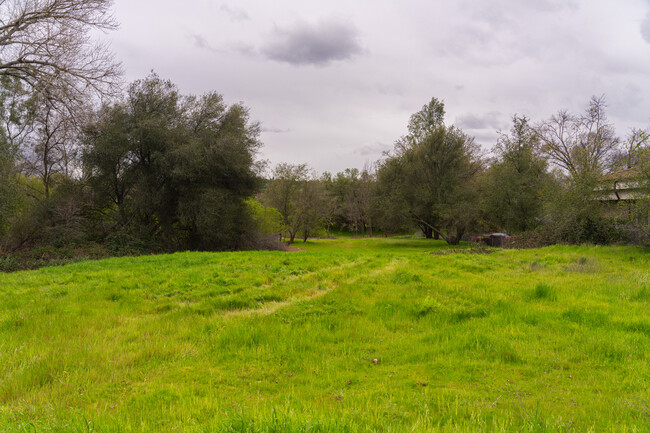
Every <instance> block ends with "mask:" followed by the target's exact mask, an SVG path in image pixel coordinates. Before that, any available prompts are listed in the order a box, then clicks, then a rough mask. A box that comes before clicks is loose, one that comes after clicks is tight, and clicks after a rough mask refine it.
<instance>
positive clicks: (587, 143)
mask: <svg viewBox="0 0 650 433" xmlns="http://www.w3.org/2000/svg"><path fill="white" fill-rule="evenodd" d="M605 108H606V103H605V98H604V97H602V96H601V97H595V96H593V97H592V98H591V101H589V107H587V109H586V110H585V112H584V113H583V114H581V115H574V114H570V113H568V112H567V111H565V110H562V111H559V112H558V113H557V114H555V115H553V116H552V117H551V118H550V119H548V120H546V121H544V122H542V123H540V124H539V125H538V126H537V127H536V128H535V129H536V131H537V133H538V136H539V138H540V140H541V142H542V151H543V152H544V153H545V154H546V156H547V158H548V159H549V161H550V162H551V163H553V164H555V165H557V166H558V167H560V168H561V169H563V170H566V172H567V173H568V174H569V175H570V176H571V177H572V178H574V179H577V178H578V177H582V176H587V177H591V178H597V177H598V176H599V175H600V174H602V173H603V171H604V169H605V167H606V166H607V164H608V162H609V158H610V157H611V155H612V152H613V151H614V149H615V148H616V146H617V144H618V141H619V140H618V138H617V137H616V133H615V130H614V126H613V125H612V124H611V123H608V120H607V115H606V113H605Z"/></svg>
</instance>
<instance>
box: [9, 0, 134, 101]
mask: <svg viewBox="0 0 650 433" xmlns="http://www.w3.org/2000/svg"><path fill="white" fill-rule="evenodd" d="M111 5H112V0H0V76H6V77H13V78H16V79H18V80H20V81H22V82H23V83H25V84H27V86H28V87H29V88H31V89H32V90H34V91H35V92H37V93H41V94H43V95H44V96H45V97H46V98H47V99H49V100H51V101H52V103H53V105H54V106H56V107H58V108H65V109H66V110H68V111H74V108H72V107H71V105H75V102H76V101H83V100H84V99H85V97H86V95H87V94H88V92H89V91H91V92H94V93H96V94H99V95H105V94H107V93H112V92H113V91H114V90H116V86H117V83H118V79H119V76H120V75H121V72H122V71H121V66H120V64H119V63H118V62H116V61H115V60H114V59H113V56H112V54H111V53H110V51H109V49H108V47H107V45H102V44H98V43H95V42H94V41H93V40H92V38H91V35H90V34H91V31H93V30H97V29H99V30H103V31H108V30H113V29H116V28H117V22H116V21H115V20H114V19H113V17H112V16H111V15H110V12H109V9H110V7H111Z"/></svg>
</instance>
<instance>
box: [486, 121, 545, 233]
mask: <svg viewBox="0 0 650 433" xmlns="http://www.w3.org/2000/svg"><path fill="white" fill-rule="evenodd" d="M495 153H496V161H495V162H494V163H493V164H492V166H491V167H490V168H489V170H488V172H487V175H486V185H485V188H486V191H485V203H486V214H487V216H488V219H489V220H491V221H492V222H493V224H495V225H496V226H497V227H498V228H499V229H503V230H506V231H508V232H522V231H526V230H530V229H532V228H533V227H535V225H537V224H538V223H539V219H540V217H541V213H542V208H543V204H544V201H543V199H544V197H543V192H544V188H545V186H546V184H547V182H548V173H547V165H548V164H547V162H546V159H545V158H544V157H543V156H542V155H541V154H540V139H539V137H538V135H537V133H536V132H535V131H534V130H533V128H532V127H531V126H530V123H529V121H528V119H527V118H526V117H520V116H517V115H515V116H513V118H512V128H511V129H510V133H509V134H505V133H500V134H499V138H498V140H497V145H496V147H495Z"/></svg>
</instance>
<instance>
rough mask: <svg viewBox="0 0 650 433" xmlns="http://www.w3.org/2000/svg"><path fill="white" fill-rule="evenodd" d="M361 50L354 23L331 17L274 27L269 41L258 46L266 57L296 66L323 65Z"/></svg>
mask: <svg viewBox="0 0 650 433" xmlns="http://www.w3.org/2000/svg"><path fill="white" fill-rule="evenodd" d="M361 52H362V49H361V45H360V44H359V38H358V34H357V30H356V28H355V27H354V25H352V24H350V23H348V22H345V21H340V20H334V19H330V20H325V21H320V22H319V23H317V24H309V23H304V22H301V23H298V24H295V25H294V26H293V27H291V28H287V29H279V28H278V29H275V31H274V32H273V34H272V36H271V40H270V41H269V42H268V43H267V44H266V45H265V46H263V47H262V54H263V55H264V56H265V57H267V58H268V59H271V60H275V61H278V62H285V63H289V64H292V65H296V66H300V65H316V66H325V65H328V64H329V63H331V62H333V61H337V60H348V59H351V58H352V57H354V56H356V55H357V54H359V53H361Z"/></svg>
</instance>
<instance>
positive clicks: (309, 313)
mask: <svg viewBox="0 0 650 433" xmlns="http://www.w3.org/2000/svg"><path fill="white" fill-rule="evenodd" d="M297 246H299V247H301V248H304V251H300V252H293V253H284V252H240V253H178V254H172V255H161V256H150V257H140V258H119V259H108V260H101V261H94V262H83V263H77V264H72V265H68V266H64V267H55V268H44V269H40V270H37V271H29V272H18V273H14V274H0V431H3V432H4V431H25V432H32V431H47V432H50V431H52V432H56V431H62V432H68V431H83V432H88V431H98V432H100V431H101V432H104V431H106V432H118V431H120V432H154V431H178V432H212V431H215V432H221V431H226V432H235V431H247V432H258V431H259V432H262V431H269V432H271V431H272V432H297V431H305V432H321V431H322V432H324V431H349V432H357V431H358V432H366V431H377V432H402V431H403V432H420V431H422V432H424V431H440V432H465V431H467V432H469V431H472V432H473V431H495V432H501V431H509V432H510V431H512V432H515V431H516V432H519V431H523V432H544V431H552V432H555V431H558V432H560V431H561V432H567V431H576V432H578V431H580V432H581V431H593V432H610V431H611V432H645V431H650V355H649V352H650V315H649V312H650V254H649V253H648V251H646V250H643V249H640V248H632V247H590V246H583V247H569V246H557V247H549V248H544V249H538V250H522V251H515V250H499V251H497V252H494V253H491V254H469V253H454V254H440V253H441V252H444V250H445V248H447V247H445V246H443V243H442V242H438V241H427V240H423V239H412V240H410V239H364V240H356V239H349V238H348V239H340V240H322V241H314V242H308V243H307V244H302V243H298V244H297ZM432 253H436V254H432Z"/></svg>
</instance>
